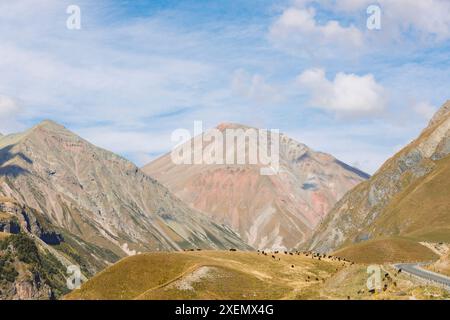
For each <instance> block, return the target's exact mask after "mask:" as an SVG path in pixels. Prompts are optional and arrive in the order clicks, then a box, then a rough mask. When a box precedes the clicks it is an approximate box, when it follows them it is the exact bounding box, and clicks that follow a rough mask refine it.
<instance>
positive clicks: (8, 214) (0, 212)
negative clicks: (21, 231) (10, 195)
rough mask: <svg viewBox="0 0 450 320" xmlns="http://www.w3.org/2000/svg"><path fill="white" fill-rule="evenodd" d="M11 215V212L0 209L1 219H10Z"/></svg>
mask: <svg viewBox="0 0 450 320" xmlns="http://www.w3.org/2000/svg"><path fill="white" fill-rule="evenodd" d="M11 217H12V215H11V214H10V213H7V212H2V211H0V219H10V218H11Z"/></svg>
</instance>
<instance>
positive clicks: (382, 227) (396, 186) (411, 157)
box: [309, 101, 450, 252]
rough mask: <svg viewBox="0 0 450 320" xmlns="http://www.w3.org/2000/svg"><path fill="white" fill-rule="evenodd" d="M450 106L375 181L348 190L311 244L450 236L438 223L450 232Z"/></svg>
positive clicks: (328, 247) (329, 246) (327, 246)
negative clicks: (442, 233)
mask: <svg viewBox="0 0 450 320" xmlns="http://www.w3.org/2000/svg"><path fill="white" fill-rule="evenodd" d="M449 110H450V104H449V102H448V101H447V102H446V103H445V104H444V105H443V106H442V107H441V108H440V109H439V110H438V111H437V112H436V114H435V116H434V117H433V118H432V120H431V121H430V122H429V124H428V126H427V127H426V128H425V129H424V130H423V131H422V132H421V133H420V135H419V136H418V138H416V139H414V140H413V141H412V142H410V143H409V144H408V145H406V146H405V147H404V148H403V149H401V150H400V151H399V152H397V153H396V154H395V155H394V156H392V157H391V158H389V159H388V160H387V161H386V162H385V163H384V164H383V165H382V166H381V167H380V169H379V170H377V172H376V173H375V174H374V175H373V176H372V178H371V179H370V180H368V181H366V182H363V183H362V184H360V185H359V186H357V187H356V188H355V189H354V190H351V191H350V192H348V193H347V194H346V195H345V196H344V197H343V198H342V199H341V200H340V201H339V202H338V203H337V204H336V205H335V207H334V208H333V209H332V210H331V211H330V214H329V215H328V217H327V218H326V219H325V220H324V222H323V223H322V224H321V225H319V226H318V228H317V229H316V230H315V234H314V235H313V237H312V240H311V241H310V242H309V248H310V249H314V250H318V251H321V252H326V251H332V250H336V249H338V248H342V247H343V246H348V245H352V244H355V243H358V242H361V241H366V240H369V239H376V238H377V237H380V236H385V237H388V236H392V237H396V236H409V237H413V238H417V237H418V239H417V240H423V241H446V240H448V239H445V237H444V238H443V237H442V236H437V232H438V230H437V229H433V228H437V226H438V225H439V224H442V226H443V228H444V229H445V228H448V230H449V231H450V223H449V221H448V219H447V218H446V216H448V212H447V211H446V210H450V208H448V209H446V208H447V207H448V193H447V194H446V193H445V192H446V190H448V188H449V187H450V185H448V184H447V186H445V185H446V184H445V182H446V181H450V179H449V177H450V174H449V173H450V172H449V171H450V166H448V165H447V163H448V162H449V160H450V158H449V154H450V112H449ZM445 177H447V178H445ZM431 190H433V191H431ZM446 198H447V201H445V199H446ZM418 199H421V200H420V201H419V200H418ZM429 199H432V201H428V200H429ZM436 204H440V205H441V207H440V209H439V210H438V209H437V208H436V207H435V208H434V209H432V207H433V206H435V205H436ZM406 208H409V209H408V210H409V211H408V212H407V211H405V210H406ZM446 212H447V214H446ZM427 216H428V218H426V217H427ZM433 219H435V220H433ZM419 221H421V223H419ZM427 232H428V236H427V235H426V234H427ZM432 234H434V236H431V235H432Z"/></svg>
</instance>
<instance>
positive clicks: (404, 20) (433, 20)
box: [295, 0, 450, 41]
mask: <svg viewBox="0 0 450 320" xmlns="http://www.w3.org/2000/svg"><path fill="white" fill-rule="evenodd" d="M312 4H318V5H320V6H322V7H323V8H325V9H327V10H331V11H333V12H335V13H344V14H349V15H350V14H351V15H352V16H354V15H355V13H358V12H359V13H364V12H365V10H366V8H367V7H368V6H369V5H372V4H378V5H379V6H380V8H381V12H382V16H381V19H382V33H384V34H385V35H390V36H394V37H395V39H396V40H400V38H401V37H402V34H403V35H404V34H405V33H409V32H411V31H413V32H415V33H417V34H419V35H421V36H422V38H429V37H432V38H434V40H437V41H445V40H448V39H450V1H448V0H395V1H392V0H378V1H375V2H374V1H372V0H339V1H335V0H301V1H297V2H295V5H296V6H297V7H300V8H302V7H307V6H310V5H312ZM364 27H365V23H361V28H364Z"/></svg>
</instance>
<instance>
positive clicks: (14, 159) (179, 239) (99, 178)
mask: <svg viewBox="0 0 450 320" xmlns="http://www.w3.org/2000/svg"><path fill="white" fill-rule="evenodd" d="M0 193H1V194H2V195H4V196H7V197H10V198H13V199H15V200H16V201H18V202H19V203H21V204H22V205H27V206H29V207H31V208H34V209H36V210H37V211H39V212H41V213H42V214H43V215H44V216H45V217H46V218H47V219H48V220H49V221H50V223H51V224H52V225H54V226H56V227H58V228H61V229H62V230H64V231H67V232H68V233H69V234H70V235H74V236H77V237H80V238H82V239H85V240H86V241H87V242H88V243H90V244H93V245H96V246H98V247H99V248H102V249H103V250H110V251H112V252H113V253H114V255H115V257H114V256H111V255H110V254H103V253H101V252H97V251H95V252H94V251H92V250H91V252H90V254H92V255H93V258H92V259H93V260H96V261H97V260H98V261H103V266H105V265H107V264H108V263H111V262H114V261H116V260H117V259H118V257H122V256H126V255H130V254H135V253H137V252H140V251H152V250H182V249H186V248H197V247H200V248H211V249H212V248H221V249H226V248H230V247H238V248H242V249H245V248H249V246H247V245H246V244H244V243H243V242H242V241H241V240H240V239H239V237H238V236H237V235H236V234H235V233H234V232H232V231H231V230H230V229H228V228H227V227H224V226H220V225H219V224H216V223H213V222H212V221H210V219H208V218H207V217H205V216H204V215H202V214H201V213H199V212H197V211H194V210H192V209H190V208H188V207H187V206H186V205H185V204H184V203H183V202H182V201H181V200H180V199H178V198H177V197H175V196H173V195H172V194H171V193H170V192H169V190H167V189H166V188H165V187H164V186H163V185H161V184H160V183H159V182H157V181H156V180H155V179H153V178H151V177H148V176H147V175H146V174H144V173H143V172H142V171H141V170H140V169H139V168H138V167H137V166H135V165H134V164H132V163H131V162H129V161H128V160H126V159H124V158H123V157H121V156H118V155H116V154H114V153H112V152H109V151H107V150H105V149H102V148H98V147H96V146H95V145H93V144H91V143H90V142H88V141H86V140H84V139H82V138H81V137H79V136H77V135H75V134H74V133H72V132H71V131H69V130H68V129H66V128H65V127H64V126H61V125H59V124H57V123H56V122H53V121H49V120H46V121H43V122H41V123H39V124H37V125H36V126H34V127H32V128H30V129H29V130H27V131H25V132H23V133H19V134H13V135H8V136H5V137H2V138H1V139H0ZM83 245H84V246H88V245H87V244H83ZM94 269H95V270H97V271H98V270H99V269H98V268H94ZM95 270H93V271H94V272H95Z"/></svg>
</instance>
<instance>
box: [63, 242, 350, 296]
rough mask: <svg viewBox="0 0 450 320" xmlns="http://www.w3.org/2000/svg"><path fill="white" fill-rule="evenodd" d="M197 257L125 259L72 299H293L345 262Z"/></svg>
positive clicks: (248, 255)
mask: <svg viewBox="0 0 450 320" xmlns="http://www.w3.org/2000/svg"><path fill="white" fill-rule="evenodd" d="M274 256H275V259H274V258H273V257H272V254H268V255H263V254H261V253H257V252H228V251H195V252H173V253H147V254H142V255H137V256H133V257H129V258H126V259H123V260H121V261H119V262H118V263H116V264H115V265H113V266H112V267H110V268H108V269H106V270H104V271H103V272H101V273H99V274H98V275H96V276H95V277H93V278H92V279H91V280H90V281H88V282H87V283H85V284H84V285H83V286H82V288H81V289H79V290H75V291H73V292H72V293H70V294H69V295H67V296H66V298H67V299H288V298H294V297H295V296H296V294H297V292H299V291H302V290H303V291H306V292H307V291H311V290H312V289H308V288H314V287H317V285H318V284H321V283H323V282H324V281H325V279H328V278H330V277H331V276H332V275H333V274H335V273H336V272H337V271H338V270H340V269H342V268H343V267H344V266H343V265H344V263H343V262H338V261H332V260H330V259H321V260H318V259H317V258H314V259H312V258H311V256H310V255H309V256H305V255H289V254H284V253H281V254H280V253H279V254H274Z"/></svg>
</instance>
